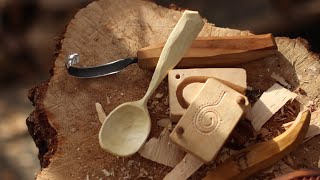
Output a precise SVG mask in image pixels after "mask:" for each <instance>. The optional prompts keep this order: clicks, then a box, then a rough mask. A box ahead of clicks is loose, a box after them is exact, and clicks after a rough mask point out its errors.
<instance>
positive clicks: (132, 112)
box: [99, 11, 204, 156]
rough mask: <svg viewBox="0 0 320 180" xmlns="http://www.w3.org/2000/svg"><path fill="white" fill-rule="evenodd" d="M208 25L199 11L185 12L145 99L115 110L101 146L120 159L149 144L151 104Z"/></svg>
mask: <svg viewBox="0 0 320 180" xmlns="http://www.w3.org/2000/svg"><path fill="white" fill-rule="evenodd" d="M203 25H204V22H203V21H202V19H201V17H200V15H199V14H198V12H196V11H185V12H184V13H183V15H182V17H181V19H180V20H179V22H178V23H177V25H176V26H175V28H174V29H173V31H172V32H171V34H170V36H169V38H168V40H167V42H166V44H165V46H164V48H163V50H162V52H161V55H160V58H159V61H158V64H157V66H156V69H155V72H154V74H153V76H152V79H151V82H150V85H149V88H148V91H147V92H146V94H145V96H144V97H143V98H142V99H140V100H138V101H135V102H127V103H124V104H121V105H120V106H118V107H117V108H115V109H114V110H113V111H112V112H110V114H109V115H108V116H107V118H106V120H105V121H104V122H103V124H102V127H101V129H100V133H99V143H100V146H101V147H102V148H103V149H104V150H106V151H107V152H109V153H111V154H113V155H116V156H130V155H133V154H134V153H136V152H137V151H138V150H139V149H140V147H142V145H143V144H144V143H145V141H146V139H147V137H148V135H149V133H150V128H151V120H150V116H149V112H148V108H147V102H148V99H149V98H150V96H151V95H152V93H153V92H154V91H155V89H156V88H157V87H158V86H159V84H160V82H161V81H162V80H163V79H164V78H165V77H166V75H167V74H168V72H169V71H170V70H171V69H173V68H174V67H175V66H176V65H177V64H178V62H179V61H180V60H181V58H182V56H183V55H184V53H185V52H186V51H187V49H188V48H189V47H190V46H191V44H192V41H193V40H194V39H195V38H196V37H197V35H198V34H199V32H200V31H201V29H202V27H203Z"/></svg>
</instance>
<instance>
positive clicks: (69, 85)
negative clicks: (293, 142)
mask: <svg viewBox="0 0 320 180" xmlns="http://www.w3.org/2000/svg"><path fill="white" fill-rule="evenodd" d="M181 15H182V12H181V11H178V10H174V9H169V8H163V7H161V6H158V5H156V4H155V3H152V2H150V1H142V0H121V1H113V0H97V1H94V2H93V3H91V4H89V5H88V6H86V7H85V8H83V9H81V10H80V11H78V12H77V14H76V15H75V16H74V18H73V19H72V20H71V22H70V23H69V25H68V27H67V28H66V31H65V34H64V36H63V38H62V37H61V38H62V39H61V41H59V44H58V45H59V46H57V47H58V49H57V51H56V52H57V53H56V55H57V56H56V58H55V61H54V62H53V63H52V64H53V67H52V71H51V73H52V77H51V78H50V80H49V83H43V84H41V85H39V86H38V87H36V88H33V89H32V90H31V91H30V96H29V98H30V100H32V102H33V103H34V105H35V111H34V112H33V113H32V114H31V115H30V117H29V118H28V121H27V124H28V127H29V132H30V134H31V135H32V136H33V138H34V140H35V143H36V144H37V146H38V147H39V149H40V151H39V152H40V153H39V159H40V161H41V166H42V168H41V172H38V173H37V179H50V180H56V179H57V180H60V179H85V178H86V176H87V175H89V177H90V179H99V178H102V179H104V178H107V177H105V175H104V174H103V172H102V170H103V169H106V170H108V171H109V172H111V171H112V169H113V170H114V177H112V178H114V179H124V177H126V176H127V174H126V173H124V172H122V169H123V168H124V169H125V170H128V171H129V172H130V176H131V178H132V179H134V178H136V177H138V176H139V174H140V168H144V169H145V170H146V171H148V176H152V177H153V179H163V177H164V176H165V175H166V174H167V173H168V171H169V169H168V168H165V166H163V165H161V164H156V163H153V162H151V161H150V160H147V159H144V158H142V157H140V156H139V154H136V155H134V156H132V157H130V158H116V157H114V156H112V155H111V154H109V153H106V152H105V151H103V150H102V149H101V148H100V146H99V142H98V138H97V132H98V131H99V128H100V127H101V123H100V122H99V121H98V118H97V113H96V109H95V107H94V104H95V103H96V102H100V103H101V104H102V106H103V107H104V110H105V112H106V113H107V114H109V113H110V112H111V111H112V110H113V109H114V108H115V107H117V106H118V105H119V104H122V103H123V102H128V101H134V100H138V99H140V98H141V97H143V95H144V93H145V92H146V90H147V88H148V85H149V81H150V79H151V76H152V74H151V73H150V72H148V71H145V70H141V69H140V68H138V66H137V65H136V64H133V65H130V66H128V67H127V68H126V69H124V70H123V71H121V73H118V74H116V75H112V76H108V77H102V78H96V79H87V80H82V79H76V78H74V77H71V76H69V75H68V73H67V71H66V69H65V58H66V57H67V55H69V54H71V53H74V52H77V53H79V54H80V56H81V57H82V61H81V62H80V63H79V65H81V66H94V65H98V64H104V63H108V62H111V61H113V60H115V59H120V58H123V57H135V56H137V51H138V50H139V49H140V48H142V47H146V46H149V45H150V44H156V43H158V42H165V41H166V39H167V38H168V36H169V34H170V32H171V31H172V29H173V27H174V26H175V25H176V23H177V21H178V20H179V18H180V17H181ZM212 23H215V22H212ZM247 35H250V32H249V31H239V30H235V29H228V28H220V27H216V26H214V25H213V24H211V23H206V24H205V27H204V28H203V29H202V31H201V33H200V35H199V36H201V37H206V36H219V37H225V36H247ZM275 40H276V43H277V45H278V49H279V54H277V55H275V56H274V57H273V58H267V59H264V60H261V61H253V62H250V63H246V64H244V65H241V66H239V67H241V68H244V69H245V70H246V72H247V75H248V76H247V77H248V84H249V85H250V86H251V87H252V88H253V89H261V90H262V91H265V90H267V89H268V88H269V87H271V86H272V85H273V83H274V82H273V81H272V79H271V78H270V76H271V73H272V71H273V72H275V73H277V74H279V75H281V76H282V77H283V78H284V79H286V80H287V81H288V83H290V84H291V86H292V89H296V88H297V87H298V86H299V85H302V86H300V87H301V88H302V89H303V90H305V91H306V93H307V94H308V96H300V95H299V96H298V97H297V99H299V101H301V102H302V103H304V104H305V105H307V103H308V101H310V100H313V99H315V98H317V97H319V95H320V93H319V90H318V88H319V86H320V76H319V69H320V68H319V67H320V63H319V62H320V60H319V56H318V55H317V54H315V53H312V52H311V51H309V50H308V43H307V42H306V41H305V40H303V39H302V38H296V39H289V38H286V37H276V38H275ZM257 69H259V71H257ZM267 69H269V70H270V71H267ZM297 76H299V79H297ZM304 81H308V82H309V83H303V82H304ZM166 88H167V87H166V83H165V82H164V83H161V84H160V88H158V89H157V91H159V92H161V93H162V94H164V95H165V96H167V94H166V92H167V91H166ZM108 99H109V100H108ZM154 100H157V99H154V98H153V99H151V101H154ZM317 105H319V104H317ZM157 108H158V107H157ZM166 108H168V107H166ZM155 110H156V108H155V107H153V108H150V115H151V117H152V122H153V123H154V124H153V126H152V127H157V125H156V122H157V120H158V119H161V118H163V116H164V114H160V113H158V112H157V111H155ZM153 111H155V112H153ZM74 129H75V130H76V131H73V130H74ZM150 136H151V137H157V136H158V131H157V130H155V129H152V130H151V134H150ZM314 138H316V139H319V140H320V136H317V137H314ZM78 148H79V150H77V149H78ZM299 148H301V150H302V151H303V152H305V151H304V149H303V146H301V147H299ZM306 154H307V153H306ZM131 160H134V161H135V162H137V163H138V162H139V164H140V166H139V167H140V168H138V169H135V168H134V166H131V167H128V166H127V164H128V161H131ZM155 166H156V167H157V169H156V170H154V167H155ZM203 166H205V167H204V168H203V169H201V170H199V171H200V172H199V173H196V174H195V175H193V176H192V178H191V179H201V178H202V176H201V175H202V174H205V171H206V169H207V168H206V165H203ZM162 168H164V169H165V170H163V171H161V169H162ZM159 169H160V170H159Z"/></svg>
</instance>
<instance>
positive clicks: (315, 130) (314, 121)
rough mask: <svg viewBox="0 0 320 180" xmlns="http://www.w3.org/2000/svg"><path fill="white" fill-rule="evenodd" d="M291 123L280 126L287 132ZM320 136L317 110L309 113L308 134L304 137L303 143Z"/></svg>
mask: <svg viewBox="0 0 320 180" xmlns="http://www.w3.org/2000/svg"><path fill="white" fill-rule="evenodd" d="M292 123H293V122H288V123H285V124H283V125H282V126H283V127H284V129H285V130H287V129H288V128H289V127H290V126H291V125H292ZM319 134H320V110H317V111H315V112H312V113H311V121H310V125H309V129H308V132H307V134H306V136H305V140H304V142H306V141H308V140H310V139H311V138H313V137H314V136H317V135H319Z"/></svg>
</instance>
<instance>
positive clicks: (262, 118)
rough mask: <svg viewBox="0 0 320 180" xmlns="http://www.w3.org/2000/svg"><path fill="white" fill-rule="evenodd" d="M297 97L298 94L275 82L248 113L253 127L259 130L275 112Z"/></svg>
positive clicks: (247, 115)
mask: <svg viewBox="0 0 320 180" xmlns="http://www.w3.org/2000/svg"><path fill="white" fill-rule="evenodd" d="M296 97H297V94H295V93H293V92H291V91H289V90H288V89H286V88H284V87H282V86H281V85H279V84H277V83H275V84H274V85H273V86H272V87H271V88H269V89H268V90H267V91H266V92H264V93H263V94H262V95H261V97H260V98H259V99H258V101H257V102H256V103H255V104H254V105H253V107H252V108H251V110H250V111H249V112H248V113H246V118H247V119H249V120H250V121H251V124H252V126H253V128H254V129H255V130H256V131H259V130H260V129H261V127H262V126H263V125H264V124H265V123H266V122H267V121H268V120H269V119H270V118H271V117H272V115H273V114H274V113H276V112H277V111H278V110H279V109H280V108H281V107H282V106H284V105H285V104H286V103H287V102H288V101H289V100H293V99H294V98H296Z"/></svg>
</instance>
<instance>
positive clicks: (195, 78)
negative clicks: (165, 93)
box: [168, 68, 247, 122]
mask: <svg viewBox="0 0 320 180" xmlns="http://www.w3.org/2000/svg"><path fill="white" fill-rule="evenodd" d="M208 78H216V79H217V80H219V81H221V82H223V83H224V84H226V85H228V86H229V87H232V88H233V89H235V90H236V91H238V92H239V93H241V94H245V91H246V88H247V77H246V71H245V70H244V69H241V68H203V69H174V70H172V71H170V72H169V74H168V81H169V106H170V119H171V121H173V122H178V121H179V119H180V118H181V117H182V115H183V114H184V113H185V112H186V109H187V108H188V105H189V104H190V103H191V102H192V101H193V99H194V98H195V96H196V95H197V94H198V92H199V90H200V87H202V86H203V84H204V83H205V82H206V80H207V79H208ZM180 84H181V85H180ZM178 86H179V87H183V86H185V88H179V91H177V90H178ZM177 94H178V96H177ZM179 94H180V95H179ZM183 94H185V95H183ZM182 96H184V97H187V98H186V99H184V98H183V97H182Z"/></svg>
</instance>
